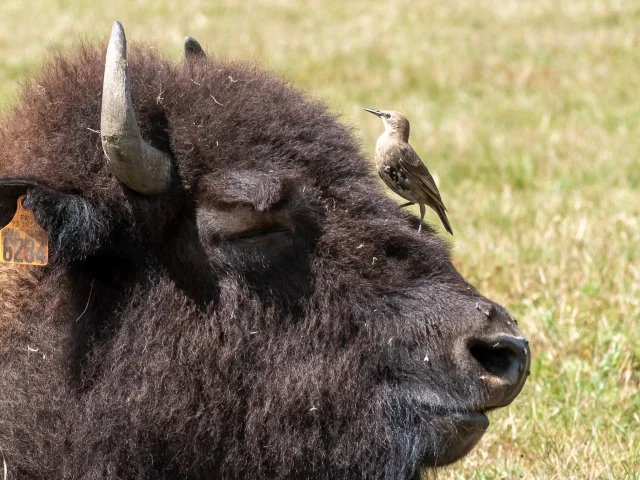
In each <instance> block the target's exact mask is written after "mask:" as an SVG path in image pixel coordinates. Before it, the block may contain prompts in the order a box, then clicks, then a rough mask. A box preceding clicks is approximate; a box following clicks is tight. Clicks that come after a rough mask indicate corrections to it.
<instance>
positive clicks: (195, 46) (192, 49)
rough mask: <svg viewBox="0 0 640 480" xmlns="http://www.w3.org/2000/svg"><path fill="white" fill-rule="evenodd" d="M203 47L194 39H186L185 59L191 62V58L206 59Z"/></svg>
mask: <svg viewBox="0 0 640 480" xmlns="http://www.w3.org/2000/svg"><path fill="white" fill-rule="evenodd" d="M206 56H207V54H206V53H204V50H203V49H202V46H201V45H200V43H198V41H197V40H196V39H195V38H193V37H184V58H186V59H187V60H189V59H190V58H196V57H206Z"/></svg>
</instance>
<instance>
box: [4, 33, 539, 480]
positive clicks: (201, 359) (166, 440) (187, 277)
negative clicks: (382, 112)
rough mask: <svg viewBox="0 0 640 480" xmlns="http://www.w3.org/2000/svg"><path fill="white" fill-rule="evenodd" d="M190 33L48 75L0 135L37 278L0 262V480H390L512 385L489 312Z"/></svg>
mask: <svg viewBox="0 0 640 480" xmlns="http://www.w3.org/2000/svg"><path fill="white" fill-rule="evenodd" d="M194 45H196V46H197V44H194V43H193V41H192V40H189V41H188V42H187V47H188V48H187V52H188V53H189V55H188V56H187V58H186V59H185V61H183V62H181V63H179V64H174V63H172V62H170V61H167V60H165V59H163V58H162V57H160V56H159V55H158V54H157V53H156V51H155V50H154V49H153V48H150V47H148V46H140V47H138V48H136V49H134V50H133V52H131V53H132V54H131V55H130V57H131V61H130V62H129V63H127V59H126V44H125V40H124V32H123V31H122V27H121V26H120V24H118V23H116V24H115V25H114V28H113V32H112V37H111V41H110V44H109V49H108V51H107V55H106V58H107V61H106V66H105V62H104V58H105V57H104V51H103V50H101V49H98V48H94V47H92V46H86V45H85V46H80V47H79V48H78V49H77V50H76V51H75V53H73V54H69V55H58V56H56V57H54V58H53V59H52V60H50V61H49V63H48V64H47V66H46V68H45V69H44V71H43V72H42V73H41V74H40V75H39V77H38V78H36V79H35V80H34V81H31V82H28V83H27V84H26V85H25V86H24V88H23V92H22V94H21V98H20V101H19V102H18V103H17V105H16V107H14V109H13V111H12V112H11V113H9V114H8V115H6V116H5V118H3V119H2V122H1V124H0V145H2V148H1V149H0V222H1V225H5V224H6V223H7V222H9V220H10V219H11V217H12V216H13V214H14V212H15V209H16V200H17V198H18V196H20V195H26V197H25V200H24V202H23V203H24V206H25V207H27V208H29V209H31V210H32V211H33V212H34V214H35V217H36V220H37V222H38V223H39V225H40V226H42V227H43V228H44V229H45V230H46V231H47V233H48V235H49V240H50V262H49V265H48V266H47V267H44V268H36V267H26V266H19V265H18V266H16V265H1V266H0V283H1V284H2V290H1V292H0V305H2V307H3V308H2V309H1V310H0V392H1V395H0V448H1V449H2V451H3V454H4V456H5V458H6V461H7V465H8V468H9V471H10V472H13V473H14V477H15V478H45V477H46V478H92V479H93V478H121V479H125V478H134V477H135V478H167V479H169V478H189V479H195V478H327V479H328V478H385V479H397V478H412V477H414V476H418V475H419V472H420V470H421V469H422V468H424V467H430V466H439V465H444V464H447V463H450V462H453V461H455V460H457V459H459V458H461V457H462V456H463V455H465V454H466V453H467V452H468V451H469V450H470V449H471V448H472V447H473V446H474V445H475V444H476V443H477V442H478V441H479V439H480V438H481V436H482V435H483V433H484V431H485V430H486V428H487V426H488V420H487V417H486V413H487V412H488V411H490V410H492V409H495V408H498V407H503V406H506V405H508V404H509V403H510V402H511V401H512V400H513V399H514V398H515V397H516V396H517V395H518V393H519V392H520V390H521V389H522V387H523V384H524V382H525V378H526V375H527V370H528V366H529V350H528V347H527V343H526V341H525V340H524V339H523V337H522V336H521V334H520V332H519V331H518V329H517V327H516V326H515V322H514V320H513V319H512V318H511V317H510V316H509V314H508V313H507V312H506V311H505V309H504V308H503V307H501V306H499V305H497V304H495V303H493V302H492V301H490V300H488V299H486V298H485V297H483V296H482V295H481V294H480V293H478V291H477V290H476V289H475V288H474V287H473V286H471V285H470V284H469V283H467V282H466V281H465V279H464V278H463V277H462V276H461V275H460V274H459V273H458V272H457V271H456V269H455V268H454V267H453V265H452V263H451V259H450V255H449V251H448V248H447V245H446V244H445V243H444V242H443V241H442V240H441V239H439V238H438V237H437V236H436V235H435V234H434V231H433V230H432V229H426V230H423V232H422V234H419V233H418V232H416V227H417V219H416V218H414V217H412V216H410V215H408V214H406V213H404V212H403V211H401V210H399V209H398V208H397V206H396V205H395V204H394V203H393V202H392V201H391V200H390V199H388V198H387V197H386V196H385V195H384V193H383V192H382V191H381V189H380V187H379V185H378V184H377V181H376V180H375V179H374V178H373V176H372V174H371V171H370V167H369V164H368V162H367V161H366V160H365V159H364V158H363V156H362V154H361V152H360V151H359V148H358V146H357V144H356V142H355V141H354V139H353V136H352V134H351V132H350V131H349V130H348V129H347V128H345V127H344V126H342V125H340V124H339V123H338V122H337V121H336V117H335V115H333V114H331V113H329V112H328V111H327V109H326V108H325V107H324V106H323V105H322V104H320V103H318V102H316V101H312V100H310V99H308V98H307V97H306V96H305V95H304V94H303V93H301V92H299V91H297V90H295V89H293V88H291V87H290V86H289V85H287V84H286V83H284V82H283V81H281V80H278V79H276V78H274V77H273V76H272V75H271V74H269V73H265V72H263V71H261V70H258V69H256V68H255V67H253V66H251V65H247V64H240V63H232V62H228V61H224V60H219V59H213V60H212V59H209V58H207V57H205V56H204V55H202V52H201V51H200V49H199V48H196V47H195V46H194Z"/></svg>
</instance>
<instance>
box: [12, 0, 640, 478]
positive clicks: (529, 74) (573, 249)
mask: <svg viewBox="0 0 640 480" xmlns="http://www.w3.org/2000/svg"><path fill="white" fill-rule="evenodd" d="M169 5H171V6H169ZM0 17H1V18H2V19H3V24H4V25H5V28H4V29H2V30H0V104H2V103H4V104H5V105H6V104H8V103H9V102H10V101H11V96H12V95H13V92H15V90H16V86H15V82H16V80H18V79H19V78H21V77H23V76H24V75H25V74H26V73H27V72H29V71H30V70H32V69H34V68H37V66H38V65H40V63H41V59H42V56H43V54H44V53H45V45H47V44H48V43H49V44H54V45H61V44H62V45H68V44H70V43H71V42H72V41H73V40H74V38H75V37H76V32H77V31H79V30H80V31H85V32H88V34H89V35H104V34H106V32H107V31H108V29H109V27H110V24H111V22H112V21H113V20H114V19H119V20H121V21H122V22H123V24H124V25H125V28H126V29H127V32H128V34H129V36H130V37H133V38H141V37H148V36H152V37H154V38H156V39H158V41H159V45H161V46H162V47H163V48H166V49H167V50H168V51H169V52H171V53H172V54H173V55H175V56H178V55H180V49H181V41H182V38H183V36H184V35H186V34H189V35H193V36H195V37H196V38H198V39H199V40H200V41H201V42H202V43H203V44H204V45H207V46H208V51H209V52H210V53H216V52H220V53H223V54H227V55H230V56H233V57H243V58H247V57H249V58H254V59H256V60H258V61H260V62H262V63H265V64H267V65H269V66H270V67H272V68H274V69H276V70H278V71H280V72H282V73H283V74H285V75H287V76H289V77H290V78H291V79H292V80H293V81H294V83H296V84H297V85H300V86H302V87H304V88H306V89H308V90H309V91H310V92H312V93H313V94H314V95H317V96H320V97H322V98H324V99H325V100H326V101H328V102H329V103H330V104H331V105H332V106H333V107H334V108H335V109H337V110H339V111H341V112H343V113H344V115H345V121H346V122H349V123H351V124H353V125H354V126H355V127H356V128H357V130H358V131H360V132H362V140H363V145H364V147H363V148H365V150H366V151H367V153H372V150H373V143H374V139H375V137H376V136H377V135H378V133H379V130H380V125H379V121H378V120H377V119H376V118H374V117H373V116H370V115H368V114H366V113H364V112H362V110H361V108H362V107H365V106H366V107H374V108H393V109H397V110H401V111H403V112H404V113H405V114H406V115H407V116H408V117H409V119H410V120H411V121H412V131H413V135H412V143H413V145H414V147H415V148H416V149H417V150H418V152H419V153H420V154H421V156H422V158H423V159H424V160H425V161H427V163H428V164H429V165H430V167H431V169H432V170H433V171H434V172H436V173H437V175H438V178H439V181H440V185H441V189H440V190H441V192H442V195H443V198H444V199H445V201H446V203H447V206H448V207H449V210H450V212H451V215H450V219H451V221H452V225H453V229H454V231H455V232H456V236H455V238H454V241H455V256H456V263H457V265H458V267H459V268H460V269H461V270H462V271H463V272H464V273H465V274H466V275H467V276H468V277H469V279H470V280H471V281H472V282H473V283H474V284H476V285H477V286H478V287H479V288H480V290H481V291H483V292H484V293H485V294H487V295H488V296H489V297H491V298H493V299H495V300H497V301H499V302H502V303H503V304H505V305H507V306H509V308H510V309H511V311H512V312H513V313H514V314H515V315H516V316H517V317H518V319H519V320H520V325H521V327H522V329H523V330H524V331H525V332H526V333H527V334H528V336H529V337H530V340H531V344H532V347H533V351H534V363H533V366H532V375H531V378H530V382H529V383H528V385H527V386H526V387H525V390H524V392H523V394H522V396H521V397H519V398H518V399H517V400H516V401H515V403H514V405H513V406H512V407H511V408H509V409H506V410H504V411H500V412H497V413H495V414H494V415H493V425H492V427H491V428H490V430H489V432H488V434H487V435H486V437H485V439H484V440H483V441H482V442H481V444H480V445H479V447H478V448H477V449H476V450H474V452H473V453H472V454H471V455H469V456H468V457H467V458H466V459H464V460H463V461H461V462H460V463H459V464H457V465H455V466H454V467H452V468H449V469H447V470H443V471H441V472H439V474H438V478H440V479H446V478H477V479H484V478H519V477H524V478H558V479H560V478H563V479H565V478H576V479H592V478H593V479H595V478H605V479H608V478H611V479H614V478H615V479H618V478H640V474H639V473H638V472H640V454H639V453H638V452H640V393H639V391H638V385H639V383H640V253H639V252H638V250H639V249H640V155H639V154H640V88H639V87H640V58H639V57H638V50H639V47H640V6H639V5H638V4H637V2H632V1H630V0H611V1H604V0H563V1H556V0H540V1H537V2H522V1H520V0H487V1H485V2H475V1H455V2H451V1H448V0H434V1H430V2H415V1H409V0H395V1H387V2H382V1H379V2H378V1H376V2H371V1H364V0H360V1H355V0H354V1H352V2H345V1H336V0H330V1H324V2H320V1H306V2H298V1H295V0H277V1H273V0H269V1H267V0H263V1H257V2H252V3H250V4H249V3H247V2H242V1H239V0H238V1H235V2H234V1H216V2H204V1H197V0H183V1H182V2H167V3H166V4H164V5H163V4H162V2H157V1H151V0H146V1H145V0H139V1H135V2H132V1H124V0H111V1H110V2H99V3H96V2H89V1H87V0H82V1H74V2H71V1H64V0H58V1H51V0H46V1H45V0H38V1H33V2H30V4H29V8H28V10H26V9H25V7H24V5H23V2H22V1H20V0H3V2H2V3H1V4H0ZM430 220H431V221H433V222H435V223H437V219H436V218H435V217H430Z"/></svg>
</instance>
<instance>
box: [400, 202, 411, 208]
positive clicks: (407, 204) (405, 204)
mask: <svg viewBox="0 0 640 480" xmlns="http://www.w3.org/2000/svg"><path fill="white" fill-rule="evenodd" d="M411 205H415V203H414V202H407V203H403V204H402V205H398V208H404V207H410V206H411Z"/></svg>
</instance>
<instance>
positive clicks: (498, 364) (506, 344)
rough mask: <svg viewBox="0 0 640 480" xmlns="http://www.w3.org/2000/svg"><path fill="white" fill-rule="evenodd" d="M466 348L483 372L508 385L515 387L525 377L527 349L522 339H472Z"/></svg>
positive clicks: (501, 337) (527, 363)
mask: <svg viewBox="0 0 640 480" xmlns="http://www.w3.org/2000/svg"><path fill="white" fill-rule="evenodd" d="M467 348H468V349H469V353H471V356H472V357H473V358H475V359H476V360H477V361H478V363H479V364H480V365H481V366H482V368H483V369H484V370H486V371H487V372H488V373H489V374H491V375H493V376H494V377H497V378H499V379H501V380H502V381H504V382H505V383H506V384H508V385H516V384H518V383H520V382H521V381H522V378H523V377H526V376H525V370H527V369H528V365H529V358H528V357H529V349H528V347H527V344H526V340H524V339H523V338H517V337H511V336H506V335H503V336H499V337H495V338H490V339H479V338H474V339H471V340H470V341H469V342H468V343H467Z"/></svg>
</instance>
